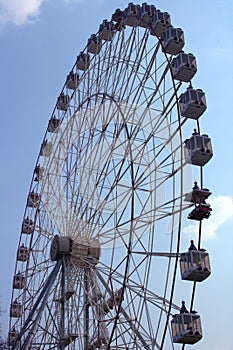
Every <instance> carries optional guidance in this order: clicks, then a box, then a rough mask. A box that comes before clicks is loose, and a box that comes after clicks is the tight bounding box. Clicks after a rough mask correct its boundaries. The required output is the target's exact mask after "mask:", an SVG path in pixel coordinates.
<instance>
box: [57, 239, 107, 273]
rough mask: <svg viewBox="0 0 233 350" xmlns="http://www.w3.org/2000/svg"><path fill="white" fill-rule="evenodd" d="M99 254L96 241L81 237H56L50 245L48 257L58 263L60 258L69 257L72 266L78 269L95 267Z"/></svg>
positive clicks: (99, 249) (98, 246) (99, 250)
mask: <svg viewBox="0 0 233 350" xmlns="http://www.w3.org/2000/svg"><path fill="white" fill-rule="evenodd" d="M100 253H101V248H100V243H99V241H98V240H97V239H90V240H89V241H87V239H84V238H82V237H79V238H76V239H75V240H74V239H71V238H69V237H60V236H58V235H56V236H55V237H54V238H53V240H52V244H51V248H50V257H51V260H52V261H58V260H59V259H61V258H62V256H66V257H69V258H70V260H71V261H72V263H73V264H75V265H77V266H79V267H88V265H97V264H98V262H99V258H100Z"/></svg>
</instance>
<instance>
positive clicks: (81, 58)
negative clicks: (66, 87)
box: [76, 52, 90, 71]
mask: <svg viewBox="0 0 233 350" xmlns="http://www.w3.org/2000/svg"><path fill="white" fill-rule="evenodd" d="M89 66H90V55H89V53H84V52H81V53H80V54H79V55H78V56H77V60H76V68H77V69H79V70H83V71H86V70H87V69H88V68H89Z"/></svg>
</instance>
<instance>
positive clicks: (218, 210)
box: [184, 196, 233, 239]
mask: <svg viewBox="0 0 233 350" xmlns="http://www.w3.org/2000/svg"><path fill="white" fill-rule="evenodd" d="M208 202H209V203H210V205H211V207H212V209H213V211H212V215H211V216H210V218H209V219H206V220H203V225H202V233H203V235H202V238H203V239H210V238H213V237H215V236H216V233H217V231H218V229H219V228H220V226H221V225H222V224H224V223H225V222H226V221H227V220H228V219H229V218H233V198H232V197H229V196H217V197H213V198H212V199H209V200H208ZM197 226H198V222H197V221H196V222H194V223H192V224H190V225H188V226H187V227H185V228H184V233H185V234H187V235H189V236H190V237H193V238H195V237H196V236H197V232H198V229H197Z"/></svg>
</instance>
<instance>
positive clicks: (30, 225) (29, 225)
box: [21, 217, 35, 235]
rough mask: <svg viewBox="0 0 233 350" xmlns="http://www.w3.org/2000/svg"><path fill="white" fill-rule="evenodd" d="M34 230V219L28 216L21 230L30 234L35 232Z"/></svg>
mask: <svg viewBox="0 0 233 350" xmlns="http://www.w3.org/2000/svg"><path fill="white" fill-rule="evenodd" d="M34 230H35V223H34V221H33V220H31V219H29V218H28V217H26V218H25V219H24V220H23V223H22V230H21V232H22V233H25V234H28V235H29V234H31V233H33V232H34Z"/></svg>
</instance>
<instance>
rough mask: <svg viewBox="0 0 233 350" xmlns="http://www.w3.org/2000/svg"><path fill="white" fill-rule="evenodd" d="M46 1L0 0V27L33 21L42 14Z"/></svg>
mask: <svg viewBox="0 0 233 350" xmlns="http://www.w3.org/2000/svg"><path fill="white" fill-rule="evenodd" d="M43 1H44V0H0V25H1V26H2V25H5V24H7V23H14V24H15V25H21V24H24V23H27V22H30V21H32V19H33V18H34V19H35V18H36V17H37V16H38V15H39V12H40V6H41V4H42V2H43Z"/></svg>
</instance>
